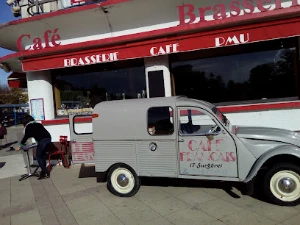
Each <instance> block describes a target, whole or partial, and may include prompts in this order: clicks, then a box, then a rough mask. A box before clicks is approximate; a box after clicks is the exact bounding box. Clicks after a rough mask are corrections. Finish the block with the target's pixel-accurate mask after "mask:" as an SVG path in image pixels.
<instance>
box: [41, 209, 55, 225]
mask: <svg viewBox="0 0 300 225" xmlns="http://www.w3.org/2000/svg"><path fill="white" fill-rule="evenodd" d="M38 209H39V214H40V218H41V221H42V223H43V225H54V224H57V225H60V223H59V221H58V219H57V217H56V214H55V212H54V209H53V208H52V207H49V206H39V207H38Z"/></svg>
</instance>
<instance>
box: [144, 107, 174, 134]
mask: <svg viewBox="0 0 300 225" xmlns="http://www.w3.org/2000/svg"><path fill="white" fill-rule="evenodd" d="M165 107H168V108H169V109H172V113H173V116H172V117H170V119H171V118H173V123H172V124H173V132H172V133H171V134H162V135H160V134H159V135H157V134H153V135H152V134H150V133H149V110H150V109H152V108H165ZM146 118H147V119H146V121H147V122H146V129H147V133H148V135H149V136H151V137H164V136H166V137H169V136H172V135H174V134H175V129H176V126H175V119H174V118H175V113H174V108H173V107H171V106H151V107H149V108H148V109H147V114H146Z"/></svg>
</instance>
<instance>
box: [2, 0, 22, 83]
mask: <svg viewBox="0 0 300 225" xmlns="http://www.w3.org/2000/svg"><path fill="white" fill-rule="evenodd" d="M10 8H11V7H10V6H8V5H7V4H6V1H5V0H0V24H2V23H6V22H9V21H12V20H16V19H20V18H16V17H14V15H13V13H12V12H11V10H10ZM0 38H1V37H0ZM10 53H12V52H11V51H9V50H6V49H3V48H1V47H0V58H1V57H3V56H5V55H8V54H10ZM9 74H10V73H6V72H4V70H2V69H0V83H1V84H6V85H7V77H8V76H9Z"/></svg>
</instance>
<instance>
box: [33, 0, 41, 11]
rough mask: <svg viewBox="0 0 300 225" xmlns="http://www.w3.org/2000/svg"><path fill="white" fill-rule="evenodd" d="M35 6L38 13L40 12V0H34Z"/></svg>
mask: <svg viewBox="0 0 300 225" xmlns="http://www.w3.org/2000/svg"><path fill="white" fill-rule="evenodd" d="M34 4H35V7H36V13H37V14H39V13H40V9H39V0H35V1H34Z"/></svg>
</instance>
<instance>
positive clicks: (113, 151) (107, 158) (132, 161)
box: [94, 141, 138, 173]
mask: <svg viewBox="0 0 300 225" xmlns="http://www.w3.org/2000/svg"><path fill="white" fill-rule="evenodd" d="M94 146H95V169H96V172H105V171H106V170H107V169H108V168H109V167H110V166H112V165H113V164H115V163H125V164H127V165H129V166H131V167H132V168H133V169H134V170H135V171H136V172H137V173H138V171H137V165H136V153H135V142H134V141H94Z"/></svg>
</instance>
